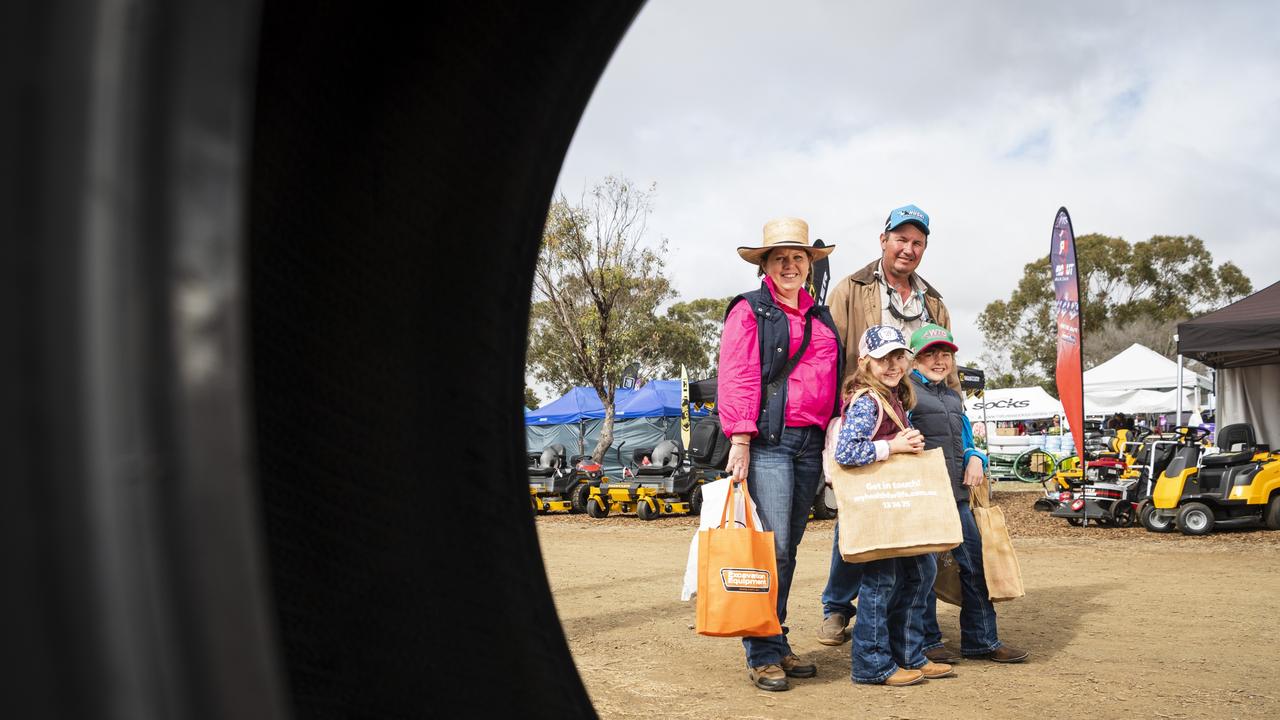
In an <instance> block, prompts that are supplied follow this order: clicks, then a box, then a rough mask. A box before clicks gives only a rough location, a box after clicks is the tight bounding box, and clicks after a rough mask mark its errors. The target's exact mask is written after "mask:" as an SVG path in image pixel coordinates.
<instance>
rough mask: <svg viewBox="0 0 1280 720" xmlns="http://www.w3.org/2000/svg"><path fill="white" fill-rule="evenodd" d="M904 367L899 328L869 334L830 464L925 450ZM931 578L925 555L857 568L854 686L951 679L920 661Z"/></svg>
mask: <svg viewBox="0 0 1280 720" xmlns="http://www.w3.org/2000/svg"><path fill="white" fill-rule="evenodd" d="M909 369H910V360H909V358H908V350H907V343H906V340H905V339H904V338H903V337H902V333H901V332H900V331H899V330H898V329H897V328H895V327H892V326H888V325H874V326H872V327H869V328H867V330H866V332H864V333H863V335H862V338H861V340H860V341H859V349H858V368H857V370H855V371H854V372H853V374H852V375H851V376H850V377H849V379H848V380H847V381H846V382H845V387H844V397H845V399H846V401H848V400H850V399H851V400H852V402H849V404H848V407H847V408H846V409H845V412H844V420H843V424H842V426H841V428H840V432H839V434H838V435H837V437H836V444H835V449H834V453H833V454H834V458H835V461H836V462H838V463H840V464H841V465H869V464H871V463H874V462H879V461H882V460H885V459H887V458H888V457H889V455H890V454H892V453H903V452H910V453H918V452H921V451H922V450H923V449H924V436H923V435H921V434H920V432H919V431H918V430H915V429H913V428H911V427H910V426H909V423H908V421H907V411H908V410H910V409H911V408H912V407H913V406H914V405H915V394H914V392H913V390H912V387H911V383H909V382H907V380H906V376H907V372H908V371H909ZM936 573H937V565H936V564H935V562H934V557H933V555H931V554H925V555H918V556H914V557H904V558H886V559H883V560H875V561H873V562H869V563H864V564H862V585H861V588H860V589H859V591H858V614H857V615H856V616H855V620H854V626H853V650H852V652H851V653H850V654H851V655H852V671H851V675H852V677H853V681H854V682H856V683H867V684H879V685H891V686H896V687H900V686H904V685H915V684H916V683H919V682H922V681H923V680H926V679H929V678H940V677H947V676H948V675H951V674H952V672H951V666H950V665H945V664H941V663H934V662H931V661H930V660H929V659H928V658H926V657H925V655H924V612H925V608H926V605H927V601H928V597H929V592H930V591H931V590H932V588H933V579H934V575H935V574H936Z"/></svg>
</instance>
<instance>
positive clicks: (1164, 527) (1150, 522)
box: [1138, 500, 1173, 533]
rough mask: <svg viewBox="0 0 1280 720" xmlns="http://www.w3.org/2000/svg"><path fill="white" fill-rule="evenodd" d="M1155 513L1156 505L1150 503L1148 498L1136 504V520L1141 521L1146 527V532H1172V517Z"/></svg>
mask: <svg viewBox="0 0 1280 720" xmlns="http://www.w3.org/2000/svg"><path fill="white" fill-rule="evenodd" d="M1155 513H1156V506H1155V505H1152V504H1151V501H1150V500H1146V501H1144V502H1143V503H1142V505H1140V506H1138V522H1140V523H1142V527H1144V528H1146V529H1147V532H1153V533H1167V532H1173V520H1172V518H1163V517H1158V516H1157V515H1156V514H1155Z"/></svg>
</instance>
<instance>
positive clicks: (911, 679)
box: [881, 668, 924, 687]
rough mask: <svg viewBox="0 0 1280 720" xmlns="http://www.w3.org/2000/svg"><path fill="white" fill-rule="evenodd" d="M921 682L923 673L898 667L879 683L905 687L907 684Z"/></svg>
mask: <svg viewBox="0 0 1280 720" xmlns="http://www.w3.org/2000/svg"><path fill="white" fill-rule="evenodd" d="M922 682H924V673H922V672H920V671H919V670H908V669H906V668H898V670H897V671H896V672H895V673H894V674H892V675H890V676H889V677H887V678H885V680H884V682H883V683H881V684H882V685H888V686H889V687H906V686H908V685H915V684H916V683H922Z"/></svg>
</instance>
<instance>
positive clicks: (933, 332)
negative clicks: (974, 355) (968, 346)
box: [911, 323, 960, 355]
mask: <svg viewBox="0 0 1280 720" xmlns="http://www.w3.org/2000/svg"><path fill="white" fill-rule="evenodd" d="M934 345H945V346H946V347H947V349H948V350H950V351H951V352H955V351H957V350H959V349H960V348H958V347H956V341H955V340H953V339H952V338H951V331H950V330H948V329H946V328H944V327H942V326H941V325H934V324H933V323H929V324H928V325H925V326H923V327H921V328H920V329H919V330H917V331H915V332H913V333H911V353H912V354H913V355H919V354H920V353H922V352H924V351H925V350H927V349H928V348H930V347H932V346H934Z"/></svg>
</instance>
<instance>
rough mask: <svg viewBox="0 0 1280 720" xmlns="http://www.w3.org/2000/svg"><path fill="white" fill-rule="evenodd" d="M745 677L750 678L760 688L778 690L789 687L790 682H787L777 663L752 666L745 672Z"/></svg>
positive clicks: (785, 675)
mask: <svg viewBox="0 0 1280 720" xmlns="http://www.w3.org/2000/svg"><path fill="white" fill-rule="evenodd" d="M747 677H749V678H751V682H753V683H755V686H756V687H758V688H760V689H761V690H769V691H771V692H779V691H782V690H790V689H791V683H789V682H787V674H786V673H785V672H783V670H782V666H781V665H778V664H777V663H774V664H771V665H761V666H760V667H753V668H751V670H750V671H749V672H748V673H747Z"/></svg>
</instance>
